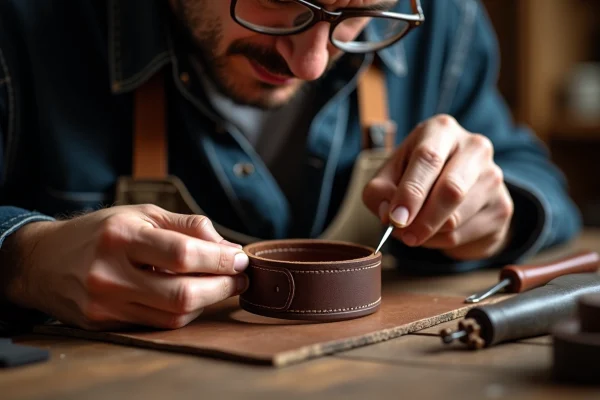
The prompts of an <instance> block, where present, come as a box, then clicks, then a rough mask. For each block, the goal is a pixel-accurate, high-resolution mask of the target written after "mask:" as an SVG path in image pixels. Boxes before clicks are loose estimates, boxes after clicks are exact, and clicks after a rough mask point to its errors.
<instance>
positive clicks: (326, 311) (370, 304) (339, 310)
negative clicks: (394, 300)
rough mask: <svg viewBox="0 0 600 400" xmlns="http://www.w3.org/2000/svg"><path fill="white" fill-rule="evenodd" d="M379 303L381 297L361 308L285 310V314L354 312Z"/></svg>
mask: <svg viewBox="0 0 600 400" xmlns="http://www.w3.org/2000/svg"><path fill="white" fill-rule="evenodd" d="M380 302H381V297H380V298H379V299H377V300H376V301H374V302H372V303H369V304H365V305H363V306H356V307H347V308H331V309H327V310H286V312H291V313H300V314H313V313H318V314H326V313H332V312H343V311H355V310H362V309H365V308H369V307H373V306H375V305H377V304H379V303H380Z"/></svg>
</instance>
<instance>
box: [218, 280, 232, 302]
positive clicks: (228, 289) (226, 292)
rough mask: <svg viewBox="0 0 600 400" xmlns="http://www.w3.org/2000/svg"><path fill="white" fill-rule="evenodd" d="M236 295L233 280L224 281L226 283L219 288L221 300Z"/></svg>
mask: <svg viewBox="0 0 600 400" xmlns="http://www.w3.org/2000/svg"><path fill="white" fill-rule="evenodd" d="M233 293H235V284H234V281H233V279H224V282H223V283H222V284H221V285H220V286H219V296H220V297H219V298H220V299H226V298H228V297H230V296H231V295H232V294H233Z"/></svg>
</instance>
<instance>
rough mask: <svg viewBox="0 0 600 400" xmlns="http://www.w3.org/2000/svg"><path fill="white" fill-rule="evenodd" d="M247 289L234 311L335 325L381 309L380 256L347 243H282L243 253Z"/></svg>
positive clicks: (265, 244) (255, 245) (253, 247)
mask: <svg viewBox="0 0 600 400" xmlns="http://www.w3.org/2000/svg"><path fill="white" fill-rule="evenodd" d="M244 251H245V252H246V253H247V254H248V257H249V258H250V264H249V266H248V268H247V269H246V273H247V274H248V277H249V281H250V284H249V287H248V289H247V290H246V291H245V292H244V293H243V294H242V295H241V296H240V298H239V301H240V306H241V307H242V308H243V309H244V310H246V311H249V312H251V313H254V314H259V315H263V316H267V317H273V318H282V319H302V320H315V321H336V320H345V319H352V318H358V317H362V316H365V315H369V314H372V313H374V312H375V311H377V310H378V309H379V306H380V304H381V253H380V252H378V253H377V254H374V249H372V248H370V247H366V246H362V245H357V244H353V243H346V242H339V241H325V240H319V239H288V240H273V241H263V242H258V243H253V244H250V245H247V246H245V247H244Z"/></svg>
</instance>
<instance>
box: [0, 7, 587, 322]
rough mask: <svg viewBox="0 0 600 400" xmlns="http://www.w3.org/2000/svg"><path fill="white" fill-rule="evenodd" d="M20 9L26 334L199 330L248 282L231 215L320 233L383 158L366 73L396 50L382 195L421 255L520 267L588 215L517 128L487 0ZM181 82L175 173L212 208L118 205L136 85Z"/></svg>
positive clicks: (287, 231)
mask: <svg viewBox="0 0 600 400" xmlns="http://www.w3.org/2000/svg"><path fill="white" fill-rule="evenodd" d="M0 4H1V6H0V50H1V53H0V61H1V62H0V67H1V68H0V122H1V125H0V126H1V132H2V138H3V144H4V147H3V159H2V168H3V169H2V172H3V182H2V183H3V187H2V207H0V227H1V228H2V229H1V231H0V233H1V234H2V236H1V239H2V250H3V259H2V274H3V277H2V282H3V287H2V298H3V300H4V305H3V309H2V311H3V320H4V321H5V325H6V327H7V328H16V327H21V326H23V325H24V326H27V324H31V323H36V322H39V321H41V320H43V318H44V317H45V316H49V317H52V318H57V319H59V320H61V321H63V322H66V323H71V324H74V325H77V326H81V327H84V328H87V329H113V328H117V327H120V326H123V325H126V326H127V325H129V324H141V325H148V326H154V327H160V328H176V327H181V326H184V325H186V324H187V323H189V322H190V321H192V320H193V319H195V318H196V317H198V315H199V314H200V313H201V312H202V309H203V308H204V307H206V306H208V305H210V304H213V303H216V302H219V301H221V300H223V299H225V298H227V297H229V296H233V295H236V294H239V293H241V292H243V291H244V290H245V288H246V285H247V278H246V277H245V275H244V274H243V271H244V269H245V268H246V266H247V263H248V259H247V257H246V256H245V255H244V253H243V252H242V250H241V248H240V246H239V243H231V242H228V241H226V240H224V239H223V238H222V236H221V235H220V234H219V233H217V231H216V230H215V228H214V223H218V224H219V225H220V226H224V227H227V228H228V229H231V230H233V231H237V232H240V233H244V234H248V235H251V236H253V237H258V238H262V239H272V238H283V237H298V236H304V237H318V236H319V234H320V233H321V232H323V230H324V229H325V228H326V227H327V225H328V224H329V223H330V222H331V219H332V218H333V216H334V215H335V212H336V210H338V207H339V205H340V203H341V201H342V199H343V198H344V195H345V188H346V185H347V183H348V179H349V175H350V171H351V170H352V166H353V163H354V161H355V159H356V156H357V154H358V153H359V151H360V149H361V145H360V129H359V120H358V116H357V115H358V109H357V99H356V85H357V80H358V79H359V77H360V74H361V73H362V72H363V71H364V70H365V68H367V66H368V65H369V64H370V63H371V62H373V60H374V58H377V59H378V60H380V64H381V68H383V71H384V72H385V75H386V88H387V95H388V97H389V110H390V114H391V118H392V119H393V120H394V122H395V123H396V125H397V128H398V129H397V135H396V145H397V149H396V151H395V152H394V153H393V155H392V156H391V157H390V158H389V160H388V161H387V162H386V163H385V165H384V166H383V167H382V168H381V170H380V171H379V172H378V174H377V175H376V176H375V177H374V178H373V180H372V181H371V182H370V183H369V184H368V185H367V186H366V187H365V189H364V192H363V199H364V201H365V204H366V205H367V206H368V208H369V209H370V210H371V211H372V212H373V213H375V214H376V215H378V216H379V217H380V218H381V222H382V226H383V225H384V224H387V223H388V222H390V221H392V222H393V223H394V225H395V226H396V228H397V229H395V231H394V233H393V237H392V238H391V239H390V242H389V243H388V244H389V249H388V252H389V253H390V254H393V255H395V256H396V257H398V258H399V260H401V262H400V263H399V264H400V266H401V267H403V268H406V269H407V270H412V271H414V272H417V273H443V272H456V271H467V270H472V269H474V268H484V267H489V266H492V265H498V264H501V263H507V262H513V261H516V260H518V259H521V258H522V257H525V256H527V255H531V254H533V253H534V252H536V251H538V250H540V249H542V248H546V247H548V246H552V245H555V244H557V243H561V242H564V241H566V240H568V239H570V238H571V237H573V235H574V234H576V232H577V231H578V229H579V227H580V218H579V214H578V213H577V210H576V209H575V207H574V205H573V204H572V202H571V201H570V200H569V198H568V196H567V194H566V191H565V182H564V181H563V177H562V175H561V173H560V172H559V171H558V170H557V169H556V168H555V167H554V166H553V165H552V164H551V163H550V162H549V160H548V156H547V154H546V152H545V150H544V148H543V146H542V145H541V144H540V143H539V142H538V141H537V140H536V138H535V136H534V135H532V134H531V133H530V132H528V131H526V130H524V129H522V128H519V127H515V126H513V125H512V124H511V121H510V117H509V113H508V110H507V108H506V106H505V104H504V103H503V102H502V100H501V98H500V96H499V94H498V92H497V89H496V87H495V79H496V73H497V69H496V68H497V61H498V54H497V48H496V42H495V41H494V36H493V33H492V29H491V27H490V24H489V22H488V20H487V19H486V16H485V13H484V10H483V9H482V6H481V4H479V3H477V2H476V1H474V0H448V1H434V0H424V1H423V2H422V4H421V2H418V1H409V0H399V1H393V0H321V1H318V2H317V1H303V0H237V1H233V0H231V1H222V0H220V1H213V0H172V1H169V0H155V1H152V2H149V1H146V0H137V1H134V0H130V1H123V0H112V1H107V2H106V1H100V0H81V1H76V2H64V1H58V0H57V1H46V2H38V1H34V0H2V1H1V2H0ZM340 12H341V14H340ZM423 17H424V18H423ZM340 18H344V19H343V20H342V19H340ZM418 22H422V23H420V24H418ZM408 28H410V29H408ZM159 73H164V74H165V76H166V79H165V81H164V82H165V91H166V104H167V124H168V152H169V157H168V160H169V161H168V162H169V165H168V168H169V173H170V174H172V175H174V176H177V177H178V178H179V179H181V181H182V182H183V183H184V184H185V185H186V188H187V190H188V191H189V193H190V194H191V196H193V198H194V201H195V202H197V204H198V205H199V206H200V207H201V208H202V210H204V211H205V213H206V215H205V216H200V215H192V216H190V215H184V214H180V213H175V212H170V211H166V210H164V209H162V208H159V207H153V206H138V205H127V206H116V207H107V206H108V205H111V204H112V202H113V201H114V187H115V184H116V182H117V179H118V178H119V177H121V176H128V175H130V174H131V169H132V166H131V163H132V145H131V143H132V131H133V119H134V108H135V107H134V96H135V93H136V91H137V90H139V89H140V88H141V87H143V85H145V84H146V82H147V81H151V80H152V79H153V78H154V77H156V76H158V74H159ZM148 265H152V266H153V267H154V268H153V269H154V271H152V270H148V268H146V267H145V266H148ZM156 270H158V271H156ZM165 271H166V272H165Z"/></svg>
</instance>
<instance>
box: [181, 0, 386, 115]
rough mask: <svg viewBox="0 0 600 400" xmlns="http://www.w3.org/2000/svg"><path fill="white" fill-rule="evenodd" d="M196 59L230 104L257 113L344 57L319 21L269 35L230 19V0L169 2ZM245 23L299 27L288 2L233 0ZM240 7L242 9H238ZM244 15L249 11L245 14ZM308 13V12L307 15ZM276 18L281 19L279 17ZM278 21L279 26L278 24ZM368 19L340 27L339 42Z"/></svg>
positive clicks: (372, 1) (341, 3) (329, 5)
mask: <svg viewBox="0 0 600 400" xmlns="http://www.w3.org/2000/svg"><path fill="white" fill-rule="evenodd" d="M396 2H397V1H394V0H320V1H311V3H314V4H318V5H320V6H322V7H324V8H325V9H327V10H339V9H349V8H353V9H356V8H365V9H366V8H369V9H374V8H377V7H378V5H380V4H381V5H383V7H387V8H389V5H390V4H395V3H396ZM170 3H171V5H172V7H173V9H174V11H175V13H176V15H178V16H179V19H180V21H181V23H182V24H183V25H184V29H185V30H186V31H187V32H188V34H189V36H190V38H191V39H192V41H193V43H194V44H195V45H196V49H197V53H198V54H196V56H198V57H199V58H200V59H201V60H202V62H203V64H204V67H205V69H206V72H207V73H208V75H209V77H210V78H211V79H212V80H213V81H214V83H215V84H216V85H217V87H218V88H219V90H220V91H221V92H223V93H224V94H225V95H227V96H228V97H230V98H231V99H232V100H234V101H236V102H238V103H241V104H247V105H254V106H258V107H262V108H271V107H277V106H280V105H283V104H285V103H287V102H288V101H289V100H290V98H292V96H293V95H294V94H295V93H296V92H297V91H298V90H299V88H300V87H301V86H302V84H303V83H304V82H306V81H312V80H315V79H318V78H319V77H321V76H322V75H323V74H324V73H325V71H327V69H328V68H330V67H331V66H332V65H333V64H334V63H335V61H336V60H337V59H339V57H340V56H341V55H342V54H343V53H342V51H341V50H339V49H338V48H337V47H336V46H334V45H333V44H332V43H331V42H330V41H329V32H330V24H329V23H328V22H319V23H317V24H315V25H314V26H312V27H311V28H310V29H308V30H306V31H303V32H301V33H298V34H294V35H286V36H271V35H267V34H264V33H258V32H255V31H253V30H251V29H248V28H246V27H244V26H242V25H240V24H238V23H237V22H236V21H235V20H234V19H233V18H232V17H231V14H230V7H231V1H223V0H170ZM237 3H238V6H237V7H238V8H239V9H240V10H241V11H240V12H242V13H243V12H247V13H248V16H249V17H250V18H258V19H261V18H263V20H264V18H268V19H269V22H268V23H269V24H271V25H272V26H279V25H281V26H283V25H286V24H289V23H293V24H296V23H302V21H301V20H302V18H305V17H304V15H305V14H302V13H299V14H298V16H297V17H296V18H297V20H294V21H291V22H290V21H287V20H289V18H290V17H289V15H290V12H289V10H290V7H296V10H297V7H300V8H302V6H298V5H295V4H294V3H293V2H291V1H290V0H238V1H237ZM242 7H244V8H242ZM244 10H248V11H244ZM286 10H287V11H286ZM309 14H310V13H309ZM279 16H280V17H279ZM279 18H281V21H279ZM368 22H369V18H360V19H354V20H353V21H352V22H351V21H348V22H347V23H345V24H344V25H343V34H344V36H345V37H344V40H353V39H354V38H355V37H357V36H358V35H359V34H360V33H361V32H362V31H363V30H364V28H365V26H366V25H367V23H368Z"/></svg>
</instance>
